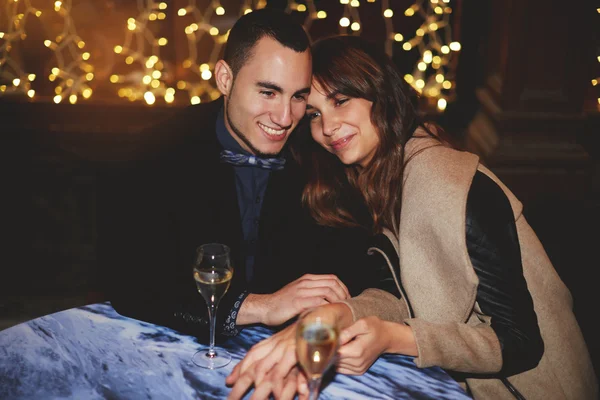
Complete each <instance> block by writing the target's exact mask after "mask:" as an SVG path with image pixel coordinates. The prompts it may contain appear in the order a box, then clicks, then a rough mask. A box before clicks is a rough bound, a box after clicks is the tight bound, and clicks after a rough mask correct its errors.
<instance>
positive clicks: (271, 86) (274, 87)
mask: <svg viewBox="0 0 600 400" xmlns="http://www.w3.org/2000/svg"><path fill="white" fill-rule="evenodd" d="M256 86H259V87H263V88H265V89H271V90H274V91H276V92H278V93H283V89H282V88H281V86H279V85H277V84H275V83H273V82H265V81H259V82H256Z"/></svg>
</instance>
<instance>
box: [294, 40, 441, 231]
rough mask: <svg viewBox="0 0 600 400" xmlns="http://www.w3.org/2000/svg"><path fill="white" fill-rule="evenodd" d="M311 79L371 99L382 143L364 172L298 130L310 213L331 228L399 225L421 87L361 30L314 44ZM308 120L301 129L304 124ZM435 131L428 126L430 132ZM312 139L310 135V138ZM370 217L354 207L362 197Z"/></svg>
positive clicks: (298, 154)
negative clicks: (406, 78) (358, 33)
mask: <svg viewBox="0 0 600 400" xmlns="http://www.w3.org/2000/svg"><path fill="white" fill-rule="evenodd" d="M312 53H313V79H314V80H315V81H316V82H317V83H318V84H319V85H320V86H321V87H322V88H323V90H324V91H325V92H326V94H330V93H333V92H338V93H340V94H342V95H344V96H349V97H353V98H362V99H366V100H368V101H370V102H372V103H373V106H372V108H371V122H372V123H373V125H374V126H375V128H376V131H377V133H378V135H379V146H378V148H377V150H376V152H375V155H374V157H373V159H372V160H371V162H370V163H369V165H367V166H366V167H365V168H364V169H362V170H359V168H358V167H357V166H345V165H343V164H342V163H341V162H340V160H339V159H338V158H337V157H336V156H334V155H332V154H330V153H329V152H327V151H325V150H324V149H323V148H321V147H320V146H319V145H318V144H316V143H315V142H314V141H313V140H312V139H311V138H310V135H308V134H307V133H301V132H298V134H297V136H298V137H299V140H294V142H293V143H292V149H293V152H294V155H295V156H296V158H298V160H299V161H300V163H301V164H302V165H303V166H304V168H305V170H306V171H307V173H308V184H307V185H306V187H305V189H304V193H303V202H304V204H305V206H308V208H309V210H310V212H311V214H312V216H313V218H315V220H316V221H317V222H318V223H320V224H322V225H328V226H364V227H367V228H370V229H371V230H372V231H373V232H375V233H376V232H381V230H382V229H383V228H388V229H391V230H394V229H395V228H396V227H397V224H398V223H399V221H397V219H398V217H399V215H400V207H401V198H402V173H403V170H404V147H405V145H406V142H407V141H408V140H409V139H410V138H411V137H412V135H413V133H414V131H415V129H416V128H417V127H419V126H421V127H422V128H423V129H424V130H425V131H428V129H427V128H426V127H425V126H424V125H423V124H422V123H420V122H419V118H418V115H417V111H416V104H417V100H418V95H417V93H416V92H415V91H414V90H413V89H412V88H411V87H410V86H409V85H408V84H406V83H405V82H404V79H403V78H402V77H401V76H400V75H399V72H398V70H397V69H396V67H395V65H394V64H393V62H392V61H391V60H390V58H389V57H388V56H387V55H386V54H385V53H383V52H382V51H379V50H377V49H376V48H375V46H373V45H371V44H369V43H368V42H366V41H364V40H363V39H361V38H360V37H357V36H334V37H329V38H325V39H321V40H319V41H317V42H315V43H314V45H313V47H312ZM307 125H308V122H307V121H304V123H303V125H302V126H301V128H300V130H302V129H307ZM429 133H430V134H431V132H429ZM307 137H308V139H306V138H307ZM360 198H362V201H363V202H364V204H365V205H366V207H367V209H368V214H369V218H368V219H365V218H361V217H360V216H359V214H360V213H357V207H356V206H355V204H356V200H360Z"/></svg>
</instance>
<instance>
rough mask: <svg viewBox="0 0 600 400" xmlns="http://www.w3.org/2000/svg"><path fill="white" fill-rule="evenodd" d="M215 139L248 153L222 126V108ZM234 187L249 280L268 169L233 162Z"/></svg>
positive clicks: (231, 148)
mask: <svg viewBox="0 0 600 400" xmlns="http://www.w3.org/2000/svg"><path fill="white" fill-rule="evenodd" d="M216 131H217V139H218V140H219V143H220V144H221V146H223V148H224V149H225V150H229V151H233V152H236V153H241V154H247V155H251V153H249V152H247V151H246V150H244V149H243V148H242V146H240V145H239V143H238V142H237V141H236V140H235V139H234V138H233V136H231V134H230V133H229V131H228V130H227V127H226V126H225V114H224V110H223V108H221V111H220V112H219V116H218V117H217V123H216ZM233 169H234V171H235V187H236V193H237V198H238V206H239V209H240V218H241V221H242V233H243V235H244V243H243V246H242V249H241V251H242V257H243V258H244V259H245V260H246V279H247V281H248V282H251V281H252V277H253V275H254V259H255V257H256V252H257V249H258V226H259V221H260V210H261V207H262V203H263V199H264V197H265V192H266V190H267V184H268V183H269V175H270V172H271V171H269V170H267V169H262V168H259V167H253V166H234V167H233Z"/></svg>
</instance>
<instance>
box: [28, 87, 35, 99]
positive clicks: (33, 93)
mask: <svg viewBox="0 0 600 400" xmlns="http://www.w3.org/2000/svg"><path fill="white" fill-rule="evenodd" d="M27 96H29V97H30V98H32V99H33V96H35V90H33V89H29V90H28V91H27Z"/></svg>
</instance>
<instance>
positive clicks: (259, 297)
mask: <svg viewBox="0 0 600 400" xmlns="http://www.w3.org/2000/svg"><path fill="white" fill-rule="evenodd" d="M348 298H350V292H349V291H348V288H347V287H346V285H344V283H343V282H342V281H341V280H339V279H338V278H337V277H336V276H335V275H313V274H306V275H303V276H302V277H300V278H298V279H296V280H295V281H293V282H291V283H289V284H287V285H286V286H284V287H283V288H281V289H279V290H278V291H276V292H275V293H272V294H249V295H248V297H246V299H245V300H244V302H243V303H242V307H241V308H240V312H239V314H238V317H237V324H238V325H248V324H254V323H262V324H265V325H270V326H275V325H281V324H283V323H284V322H286V321H288V320H289V319H290V318H293V317H295V316H296V315H298V314H300V313H301V312H303V311H305V310H308V309H310V308H313V307H317V306H320V305H323V304H327V303H334V302H336V301H340V300H346V299H348Z"/></svg>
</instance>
